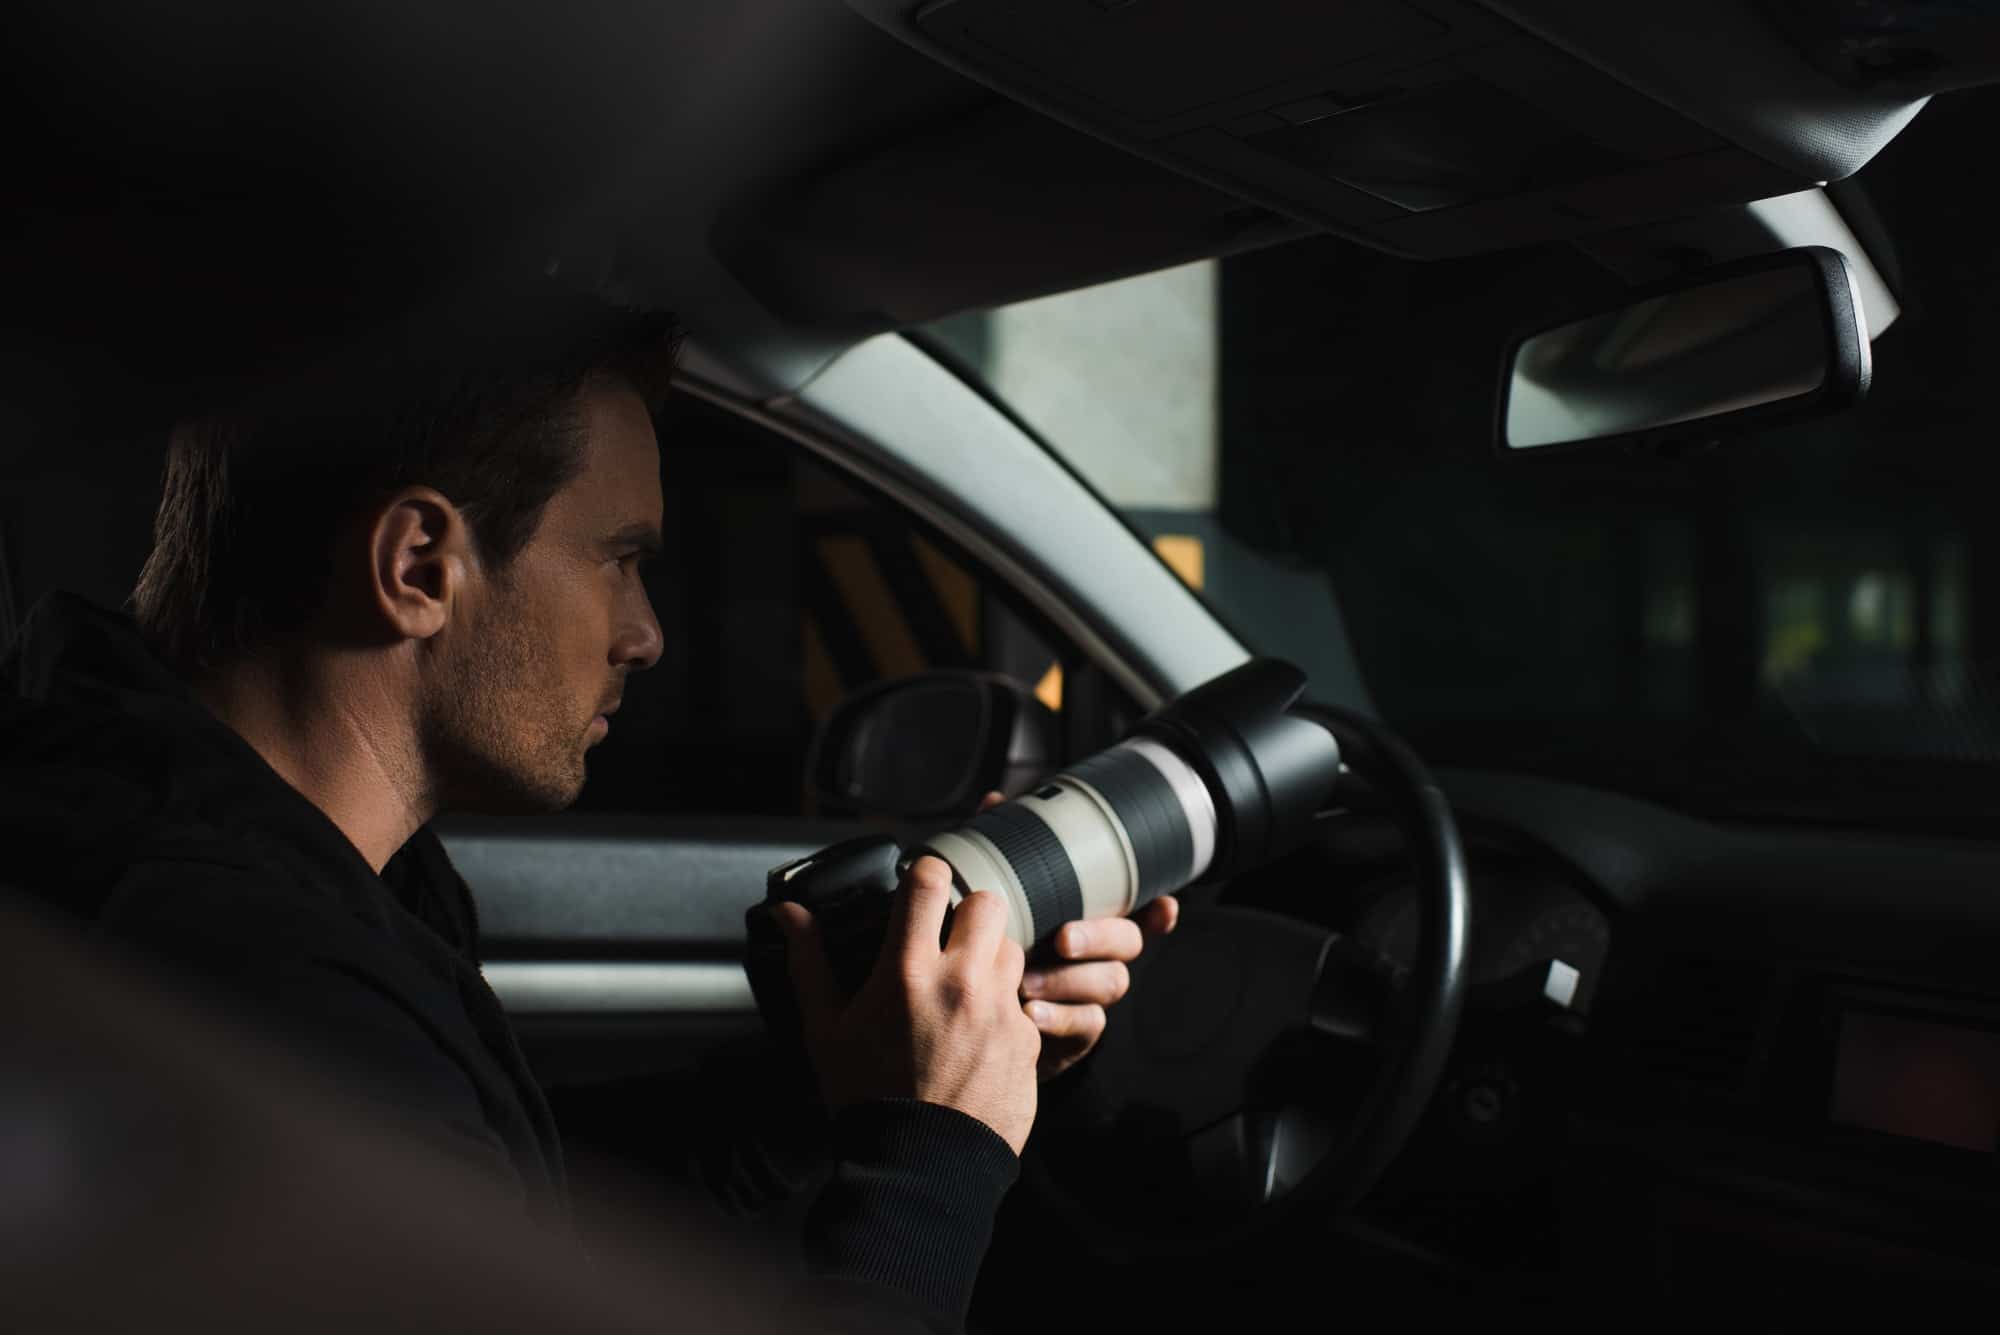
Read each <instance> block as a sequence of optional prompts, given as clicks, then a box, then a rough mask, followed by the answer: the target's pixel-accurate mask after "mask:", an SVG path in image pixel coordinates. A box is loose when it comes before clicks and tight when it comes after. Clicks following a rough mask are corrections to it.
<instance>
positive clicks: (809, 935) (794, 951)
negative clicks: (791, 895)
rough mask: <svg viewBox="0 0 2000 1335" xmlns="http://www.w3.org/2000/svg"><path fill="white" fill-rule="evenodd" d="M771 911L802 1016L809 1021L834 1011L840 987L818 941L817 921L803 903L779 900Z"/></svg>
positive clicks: (836, 1008)
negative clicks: (785, 902)
mask: <svg viewBox="0 0 2000 1335" xmlns="http://www.w3.org/2000/svg"><path fill="white" fill-rule="evenodd" d="M774 913H775V915H776V917H777V919H778V928H779V930H781V931H782V932H784V934H785V966H786V968H787V969H789V970H790V972H791V976H792V991H793V992H795V993H796V994H797V995H798V999H799V1012H800V1015H801V1017H802V1018H804V1019H805V1020H806V1022H807V1023H808V1024H811V1023H816V1022H817V1019H818V1018H819V1017H822V1016H830V1015H833V1014H834V1013H836V1012H837V1011H838V1010H839V1009H840V1005H841V995H840V988H839V986H838V984H836V983H835V982H834V978H833V966H832V965H830V964H828V963H827V960H826V948H825V947H824V946H822V945H821V944H820V939H819V924H818V923H815V922H814V921H813V916H812V914H811V913H810V912H808V911H807V909H806V907H805V906H804V905H803V904H789V903H787V904H779V905H777V906H776V908H775V910H774Z"/></svg>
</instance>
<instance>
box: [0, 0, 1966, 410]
mask: <svg viewBox="0 0 2000 1335" xmlns="http://www.w3.org/2000/svg"><path fill="white" fill-rule="evenodd" d="M1390 2H1391V0H1379V3H1382V4H1387V3H1390ZM1419 2H1421V3H1423V4H1426V5H1430V6H1433V7H1435V6H1436V5H1438V4H1442V3H1446V0H1411V3H1419ZM1274 3H1275V0H1272V3H1267V4H1265V6H1264V7H1265V8H1271V7H1272V4H1274ZM1356 7H1359V5H1358V0H1357V6H1356ZM1487 7H1488V8H1489V9H1493V10H1495V11H1501V12H1504V13H1505V15H1506V16H1507V17H1508V18H1509V19H1510V20H1512V21H1513V22H1515V23H1517V24H1519V25H1520V26H1521V27H1522V28H1523V29H1525V30H1527V31H1529V32H1532V33H1534V34H1536V35H1537V36H1539V37H1540V38H1542V39H1545V40H1546V41H1548V42H1549V43H1550V44H1551V45H1553V46H1557V47H1560V48H1562V49H1564V50H1567V51H1568V52H1569V53H1570V54H1571V55H1573V56H1577V57H1580V58H1582V59H1584V60H1586V61H1588V62H1590V63H1592V64H1595V65H1596V66H1597V67H1598V68H1600V69H1601V70H1603V71H1605V72H1607V73H1609V74H1611V75H1612V76H1613V77H1615V78H1618V79H1620V80H1621V81H1623V82H1626V83H1627V84H1629V85H1631V86H1633V87H1636V88H1638V89H1640V90H1641V91H1643V92H1644V93H1645V94H1646V96H1648V97H1650V98H1652V99H1654V100H1655V101H1657V102H1660V103H1662V104H1664V105H1667V106H1671V107H1673V108H1674V109H1675V111H1676V112H1678V113H1679V114H1681V115H1683V116H1686V117H1687V118H1688V119H1689V120H1690V121H1693V122H1696V123H1699V124H1701V125H1703V126H1705V127H1706V128H1707V129H1708V130H1709V131H1713V132H1716V133H1717V134H1719V135H1721V136H1722V137H1723V138H1724V139H1726V140H1728V141H1729V142H1731V143H1733V144H1736V145H1738V146H1740V147H1742V148H1743V149H1744V150H1745V151H1747V152H1750V153H1752V154H1754V155H1756V156H1758V157H1759V158H1760V159H1761V160H1762V161H1765V162H1767V163H1774V164H1776V165H1777V166H1778V167H1779V168H1781V169H1782V170H1783V171H1784V172H1786V173H1789V174H1790V175H1793V176H1796V177H1798V178H1800V179H1801V180H1802V181H1804V182H1805V183H1806V184H1808V185H1809V184H1810V183H1811V181H1812V180H1813V179H1822V180H1824V179H1832V178H1835V177H1838V176H1844V175H1846V174H1848V173H1849V172H1851V171H1853V170H1854V169H1855V168H1857V167H1858V166H1860V165H1861V164H1862V163H1864V162H1865V161H1866V160H1867V158H1868V157H1869V156H1870V155H1872V153H1873V152H1874V151H1875V150H1877V149H1879V148H1880V146H1881V145H1882V144H1883V143H1885V142H1887V140H1888V139H1889V138H1890V137H1892V136H1893V135H1894V134H1895V133H1896V131H1897V130H1898V129H1900V128H1901V126H1902V125H1903V124H1905V123H1906V122H1907V121H1908V120H1909V118H1910V117H1911V116H1913V115H1914V114H1915V113H1916V111H1917V110H1918V108H1919V107H1920V106H1921V105H1922V101H1923V97H1924V95H1925V94H1926V93H1927V92H1928V91H1930V89H1931V88H1932V87H1942V86H1945V85H1946V84H1948V83H1950V82H1952V81H1953V80H1956V81H1958V82H1965V81H1968V79H1971V78H1973V77H1975V75H1983V74H1985V71H1984V70H1979V71H1975V72H1974V73H1973V74H1968V73H1967V71H1966V70H1965V69H1963V68H1955V69H1950V70H1947V71H1944V72H1941V73H1940V72H1933V73H1932V74H1930V75H1929V76H1927V81H1926V79H1921V78H1916V77H1911V76H1906V77H1901V78H1899V79H1896V80H1891V81H1888V82H1886V83H1885V82H1882V81H1880V80H1877V81H1876V86H1872V87H1856V86H1851V85H1853V84H1854V83H1855V81H1854V80H1852V79H1849V80H1848V81H1847V83H1846V84H1843V83H1842V82H1841V81H1840V80H1839V79H1837V78H1836V77H1834V74H1830V73H1828V72H1827V71H1828V70H1829V68H1830V67H1829V66H1828V65H1827V64H1826V60H1825V58H1823V57H1824V52H1823V51H1821V52H1820V56H1821V57H1822V58H1820V59H1818V66H1819V67H1818V68H1815V67H1814V64H1813V63H1812V61H1813V59H1814V57H1815V52H1816V51H1818V50H1819V48H1824V47H1829V45H1830V44H1834V43H1835V39H1836V38H1837V37H1839V36H1840V33H1839V31H1836V30H1835V28H1832V27H1827V28H1826V29H1825V31H1824V32H1822V33H1820V38H1822V39H1823V40H1819V46H1818V47H1815V45H1814V40H1818V39H1813V32H1814V31H1815V30H1812V29H1810V28H1809V27H1808V28H1801V26H1800V25H1801V24H1804V23H1808V21H1809V16H1810V12H1811V11H1812V9H1813V7H1812V6H1808V5H1799V4H1783V3H1780V4H1774V5H1772V6H1769V7H1766V8H1760V7H1759V6H1757V5H1754V4H1750V3H1747V0H1746V2H1743V3H1731V2H1730V0H1699V2H1698V3H1690V0H1671V2H1668V0H1661V2H1660V3H1650V2H1649V3H1645V4H1640V3H1632V4H1621V5H1618V6H1615V7H1605V6H1602V5H1598V4H1589V3H1582V2H1581V0H1494V2H1493V3H1491V4H1489V5H1488V6H1487ZM919 8H920V7H919V6H917V5H916V4H915V3H914V0H896V2H895V3H888V2H886V0H851V3H848V4H843V3H840V2H839V0H676V3H674V4H671V5H661V4H641V3H638V2H637V0H584V2H583V3H579V4H573V5H566V6H536V5H532V4H529V3H525V0H524V2H523V3H517V4H512V5H506V6H479V7H474V6H470V5H461V4H452V3H436V4H430V5H425V6H406V5H391V4H368V5H353V6H347V7H344V8H342V9H341V10H340V11H339V12H338V13H335V14H328V13H320V12H314V13H307V12H303V11H299V12H295V11H294V10H292V9H291V8H289V7H287V8H286V9H285V10H284V11H283V13H282V14H278V13H273V12H271V11H270V10H269V8H268V7H267V6H262V5H257V4H252V3H250V2H249V0H217V3H214V4H211V5H210V6H208V7H207V9H206V10H204V11H203V13H202V15H201V16H190V15H189V14H188V13H187V12H186V11H185V10H177V11H175V12H174V13H171V14H165V13H161V12H158V11H155V10H151V9H149V8H147V7H144V6H140V5H136V4H117V3H112V4H100V5H96V6H90V7H83V6H77V5H74V4H56V3H53V2H49V0H37V2H36V3H30V4H27V5H21V6H16V7H14V9H15V12H14V13H13V15H12V16H11V17H12V22H11V24H10V25H9V26H10V28H12V30H13V33H12V37H11V39H10V41H9V43H8V47H9V49H10V50H11V52H12V60H11V62H9V65H10V68H9V70H8V74H9V79H8V85H9V87H10V88H11V90H12V91H11V94H10V95H11V96H12V97H13V98H14V99H15V101H16V106H15V107H14V108H12V109H13V110H14V112H15V114H14V115H13V116H11V117H7V118H5V123H8V124H10V125H12V126H13V127H14V128H15V131H16V134H17V136H19V137H20V140H21V143H20V145H19V147H20V149H21V151H20V152H19V153H18V154H16V155H15V158H14V160H15V162H16V163H17V164H18V167H17V170H16V173H15V176H14V179H13V181H12V182H11V185H10V192H11V193H12V194H13V196H14V199H15V204H14V205H13V207H12V208H11V209H10V214H11V215H12V225H11V227H10V231H11V232H12V233H13V235H14V238H15V239H14V243H13V244H12V245H11V246H10V247H8V248H7V250H6V258H5V260H4V261H0V263H4V264H5V265H6V266H7V270H6V276H7V280H8V284H9V290H10V291H11V292H12V293H14V294H15V302H14V318H13V319H11V320H10V321H9V322H8V323H9V330H8V333H9V336H10V339H11V340H12V341H13V343H14V345H15V346H14V347H13V348H12V349H11V350H10V351H11V354H12V355H11V356H10V358H9V361H10V362H11V363H12V364H13V365H15V366H16V367H17V368H18V367H21V366H24V365H32V366H34V367H35V368H36V369H35V370H34V371H33V372H32V373H31V374H30V375H28V376H26V377H23V376H21V375H20V373H19V372H18V370H17V375H16V377H15V378H16V379H17V380H20V381H21V383H20V384H17V385H15V386H14V387H13V388H14V389H15V391H16V392H15V393H14V394H13V395H12V396H11V399H10V402H11V403H12V404H13V408H14V411H16V412H19V413H22V414H24V415H25V416H27V417H28V418H29V419H31V420H32V419H33V418H34V417H35V414H36V413H37V412H38V411H54V412H60V411H61V410H62V409H63V408H64V407H65V403H64V400H66V399H68V398H69V397H70V396H68V395H65V394H63V393H62V392H60V391H51V390H50V389H48V387H47V385H46V384H45V383H42V382H43V381H45V380H46V379H47V377H46V372H45V370H44V369H43V368H45V367H46V366H48V365H49V364H51V363H54V364H55V365H56V366H57V367H58V368H68V369H70V370H72V371H74V370H75V369H76V368H77V367H80V366H88V368H89V374H91V375H92V376H93V377H98V378H100V379H101V378H102V376H103V375H104V374H105V372H106V370H107V366H111V365H115V366H119V367H123V368H125V372H126V374H128V375H129V376H131V377H132V387H133V388H134V389H135V390H137V391H139V392H140V393H141V395H142V397H143V394H144V393H145V392H146V391H148V390H150V391H156V392H160V393H166V394H168V395H169V396H170V397H175V396H178V397H180V398H182V399H185V397H186V396H187V395H189V394H195V395H197V396H198V395H200V394H202V393H207V392H213V388H214V387H213V385H208V386H207V387H206V388H204V387H203V385H204V381H203V373H205V372H211V371H212V370H213V368H214V367H216V366H218V365H240V364H245V363H246V362H247V363H258V362H262V361H269V360H270V359H272V358H275V357H281V356H282V355H284V353H283V350H284V349H286V348H288V347H289V346H291V343H292V341H293V340H294V339H295V338H298V337H311V336H315V335H318V334H321V333H324V332H325V331H326V330H327V329H328V328H332V329H336V330H337V329H339V328H343V327H346V326H348V325H350V324H352V323H353V322H355V321H366V320H367V319H369V318H372V317H373V316H374V315H375V314H376V313H378V312H379V310H381V309H382V308H384V307H385V306H387V305H393V304H395V303H397V302H400V301H404V300H407V299H408V294H409V293H410V292H411V291H412V290H415V289H423V288H436V287H438V286H439V285H442V284H446V283H449V282H451V281H454V280H456V279H457V278H459V277H462V276H463V275H465V274H468V273H471V272H473V271H475V270H478V269H480V268H482V267H484V266H490V265H492V264H494V263H499V262H507V263H513V264H521V263H535V264H538V265H541V266H543V267H551V266H553V267H558V268H560V269H561V270H562V271H563V272H564V273H567V274H569V275H572V276H574V277H575V278H576V279H577V280H578V281H581V282H585V283H588V284H592V285H595V286H599V287H603V288H605V289H607V290H614V291H618V292H622V293H625V294H628V295H630V296H632V297H635V298H636V299H639V300H642V301H645V302H647V303H650V304H660V305H666V306H670V307H672V308H674V309H676V310H678V311H680V312H681V313H682V315H683V317H684V319H685V320H686V321H687V323H688V324H689V326H690V327H691V329H692V331H693V333H694V336H695V341H696V344H697V348H698V352H697V354H696V355H697V356H699V357H702V358H705V359H707V360H708V362H709V364H710V365H712V366H714V367H717V368H722V367H726V368H728V369H729V370H730V371H731V372H733V374H734V375H735V376H736V377H737V378H738V379H739V380H740V382H741V383H743V384H745V385H746V386H749V387H752V389H753V391H754V392H755V393H756V394H758V395H777V394H781V393H784V392H786V391H789V390H791V389H794V388H796V387H797V386H798V385H800V384H801V383H803V382H804V381H805V380H807V379H808V378H810V376H811V375H812V374H814V373H815V372H816V371H817V370H818V369H819V368H821V367H823V366H824V365H825V364H826V363H827V362H828V361H829V359H830V358H831V357H832V356H834V355H836V354H837V353H838V352H839V351H840V350H842V349H844V348H846V347H849V346H852V345H853V344H854V343H855V342H857V341H858V340H859V339H860V338H862V337H864V336H867V335H869V334H872V333H876V332H879V331H881V330H884V329H887V328H893V327H900V326H907V325H910V324H913V323H916V322H918V321H921V320H924V319H929V318H935V317H937V316H941V315H944V314H947V313H950V312H952V311H957V310H963V309H969V308H973V307H978V306H985V305H990V304H994V303H998V302H1002V301H1007V300H1014V299H1019V298H1023V297H1027V296H1031V295H1037V294H1040V293H1044V292H1050V291H1057V290H1062V289H1066V288H1071V287H1076V286H1079V285H1082V284H1084V283H1088V282H1092V281H1098V280H1104V279H1109V278H1113V277H1118V276H1122V275H1124V274H1129V273H1136V272H1143V271H1147V270H1151V269H1155V268H1159V267H1163V266H1164V265H1167V264H1171V263H1175V262H1180V261H1185V260H1189V259H1194V258H1198V257H1201V256H1206V255H1215V254H1220V253H1226V252H1229V251H1232V250H1237V249H1242V248H1246V247H1251V246H1256V245H1262V244H1268V243H1270V242H1273V241H1276V240H1280V239H1283V238H1286V237H1291V236H1297V235H1302V234H1305V233H1307V232H1309V231H1311V230H1314V228H1313V227H1312V226H1311V225H1310V224H1309V223H1308V222H1305V221H1302V220H1301V219H1300V218H1299V217H1297V216H1291V215H1288V214H1287V213H1286V212H1285V211H1284V210H1283V209H1277V208H1272V207H1270V206H1269V205H1270V201H1269V200H1265V201H1263V202H1256V201H1246V200H1245V199H1244V198H1240V197H1237V196H1236V195H1232V194H1230V193H1225V192H1224V191H1222V190H1218V189H1216V188H1215V187H1214V186H1213V185H1211V184H1206V183H1203V182H1200V181H1195V180H1191V179H1189V178H1188V177H1187V176H1185V175H1182V174H1179V173H1177V172H1176V171H1172V170H1169V169H1167V168H1166V167H1164V166H1162V165H1160V163H1159V162H1157V161H1146V160H1144V159H1142V158H1140V157H1137V156H1134V155H1133V154H1131V153H1128V152H1126V151H1124V149H1121V148H1119V147H1114V146H1112V145H1110V144H1107V143H1106V142H1104V141H1103V140H1102V139H1100V138H1096V137H1093V136H1092V135H1091V134H1087V133H1083V132H1081V131H1080V130H1079V129H1078V128H1076V126H1077V125H1078V124H1081V123H1082V122H1081V121H1080V120H1079V118H1078V117H1077V116H1074V115H1067V114H1063V113H1061V112H1060V109H1058V114H1062V115H1063V119H1064V120H1066V121H1068V122H1069V124H1063V123H1059V121H1058V120H1056V119H1052V118H1050V117H1049V116H1045V115H1043V114H1040V113H1039V112H1037V111H1035V110H1030V109H1028V108H1026V107H1024V106H1022V105H1020V104H1019V103H1018V102H1016V101H1014V100H1011V99H1010V98H1009V97H1007V96H1003V95H1001V94H999V93H996V92H995V91H993V90H992V89H991V88H988V87H984V86H982V85H981V84H980V83H978V82H975V81H974V80H973V79H972V78H969V77H967V76H966V75H965V74H964V73H961V72H954V71H953V70H951V69H948V68H946V67H945V66H944V65H942V64H940V63H938V61H937V60H936V59H933V56H934V55H938V54H940V53H939V52H938V51H937V50H936V48H935V45H934V44H932V49H931V50H930V52H929V53H926V52H924V51H919V50H918V49H916V48H915V46H913V45H911V44H910V43H918V44H922V43H923V41H924V39H923V38H922V36H921V34H918V33H917V32H916V29H915V28H914V26H913V24H912V20H911V17H910V16H911V15H912V14H913V13H914V12H915V11H916V10H917V9H919ZM1161 8H1162V9H1164V10H1168V11H1174V10H1177V9H1180V10H1184V9H1186V8H1187V5H1186V4H1185V3H1182V4H1180V5H1178V6H1177V5H1175V4H1172V3H1167V2H1166V0H1162V4H1161ZM1612 8H1615V10H1616V15H1615V19H1614V16H1612V15H1611V14H1610V13H1609V12H1607V11H1608V9H1612ZM1276 9H1277V10H1283V9H1284V6H1283V5H1282V4H1277V5H1276ZM1301 12H1303V11H1301ZM1773 12H1775V13H1777V14H1778V16H1779V17H1780V18H1782V19H1783V20H1784V22H1782V23H1774V22H1772V21H1771V20H1770V17H1769V14H1770V13H1773ZM1802 15H1805V16H1808V17H1803V18H1802V17H1801V16H1802ZM1825 22H1826V24H1828V25H1831V24H1833V23H1834V20H1833V19H1831V18H1829V19H1827V20H1826V21H1825ZM1787 25H1789V26H1787ZM1802 33H1804V37H1802V35H1801V34H1802ZM1718 34H1721V35H1723V36H1725V37H1726V38H1727V39H1728V40H1726V41H1718V40H1717V36H1718ZM1269 40H1270V42H1271V44H1272V47H1273V49H1274V50H1276V49H1281V48H1282V47H1283V45H1284V44H1285V43H1286V42H1287V40H1288V35H1287V33H1286V32H1285V31H1284V30H1283V26H1282V25H1277V26H1275V27H1274V28H1273V30H1272V32H1271V33H1270V36H1269ZM1145 58H1146V56H1145V52H1144V50H1143V49H1141V50H1138V51H1135V52H1134V53H1133V59H1135V60H1143V59H1145ZM1835 73H1838V71H1835ZM1092 128H1096V127H1092ZM1156 156H1157V155H1156ZM1631 221H1632V220H1631V219H1609V220H1607V224H1608V223H1611V222H1616V223H1620V224H1627V223H1629V222H1631ZM1628 235H1629V230H1628ZM829 282H831V283H832V284H833V287H832V289H831V291H833V292H834V293H835V294H836V295H834V296H832V297H829V296H828V295H827V293H828V291H829V288H828V286H827V285H828V283H829ZM211 379H212V377H211ZM58 380H60V377H58ZM190 387H192V388H190ZM109 397H116V396H115V395H113V396H109ZM67 406H70V407H73V406H74V404H73V403H70V404H68V405H67ZM191 406H195V405H193V404H190V403H187V402H175V403H173V404H171V406H170V407H168V406H166V405H163V409H164V410H170V411H184V410H185V409H186V408H188V407H191Z"/></svg>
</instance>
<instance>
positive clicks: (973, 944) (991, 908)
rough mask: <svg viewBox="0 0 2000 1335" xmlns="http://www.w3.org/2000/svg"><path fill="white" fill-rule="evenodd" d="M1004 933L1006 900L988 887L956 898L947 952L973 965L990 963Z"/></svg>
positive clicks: (1005, 931) (1005, 930) (980, 965)
mask: <svg viewBox="0 0 2000 1335" xmlns="http://www.w3.org/2000/svg"><path fill="white" fill-rule="evenodd" d="M1006 935H1007V903H1006V901H1005V900H1003V899H1002V898H1001V897H1000V896H999V895H997V894H995V893H993V892H992V891H991V890H982V891H978V892H975V893H973V894H970V895H967V896H966V897H965V898H964V899H961V900H959V901H958V911H957V912H956V913H954V914H953V915H952V919H951V943H950V945H948V946H947V947H946V950H947V952H948V953H950V954H952V955H956V956H959V957H961V958H963V959H964V960H965V961H966V962H967V963H968V964H969V965H971V966H973V967H978V968H983V967H985V966H986V965H988V964H990V963H991V962H992V960H993V956H994V954H995V953H996V952H997V951H998V950H999V949H1000V941H1001V939H1002V938H1003V937H1005V936H1006Z"/></svg>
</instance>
